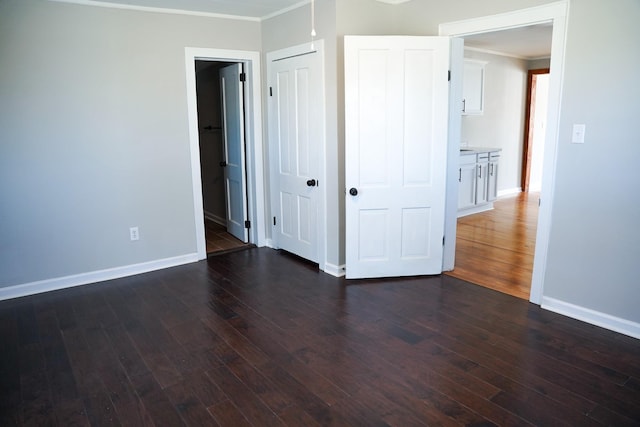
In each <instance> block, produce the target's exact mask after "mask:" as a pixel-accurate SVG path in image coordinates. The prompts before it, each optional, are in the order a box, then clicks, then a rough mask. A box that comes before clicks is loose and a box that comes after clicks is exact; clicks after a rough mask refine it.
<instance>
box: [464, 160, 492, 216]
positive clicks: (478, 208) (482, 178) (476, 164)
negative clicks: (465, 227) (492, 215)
mask: <svg viewBox="0 0 640 427" xmlns="http://www.w3.org/2000/svg"><path fill="white" fill-rule="evenodd" d="M499 160H500V151H499V150H491V151H490V150H470V151H462V152H461V153H460V166H459V169H458V216H459V217H460V216H465V215H470V214H473V213H477V212H483V211H486V210H490V209H493V201H494V200H496V198H497V195H498V161H499Z"/></svg>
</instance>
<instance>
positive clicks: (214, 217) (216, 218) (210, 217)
mask: <svg viewBox="0 0 640 427" xmlns="http://www.w3.org/2000/svg"><path fill="white" fill-rule="evenodd" d="M204 217H205V218H206V219H208V220H209V221H213V222H215V223H216V224H220V225H221V226H223V227H226V226H227V220H226V219H224V218H222V217H221V216H218V215H216V214H214V213H211V212H209V211H204Z"/></svg>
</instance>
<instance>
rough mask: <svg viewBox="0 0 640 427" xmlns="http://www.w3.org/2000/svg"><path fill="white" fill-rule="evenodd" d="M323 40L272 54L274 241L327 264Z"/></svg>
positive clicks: (269, 62)
mask: <svg viewBox="0 0 640 427" xmlns="http://www.w3.org/2000/svg"><path fill="white" fill-rule="evenodd" d="M323 64H324V59H323V43H322V41H316V42H315V48H314V50H309V45H304V46H298V47H293V48H289V49H285V50H283V51H278V52H273V53H270V54H268V55H267V67H268V68H267V79H268V82H269V93H268V95H269V96H268V111H269V145H270V151H269V152H270V167H271V192H272V193H271V194H272V196H271V198H272V203H271V205H272V212H273V216H274V223H273V243H274V246H275V247H277V248H281V249H284V250H286V251H288V252H291V253H294V254H296V255H298V256H300V257H302V258H305V259H308V260H310V261H313V262H318V263H319V265H320V268H322V266H323V261H324V259H325V255H324V249H323V248H324V245H323V243H324V240H323V239H325V236H324V229H325V228H324V221H325V214H324V197H325V191H326V190H325V179H324V145H325V142H324V134H325V130H324V128H325V121H324V108H325V107H324V105H325V102H324V75H323V67H324V65H323Z"/></svg>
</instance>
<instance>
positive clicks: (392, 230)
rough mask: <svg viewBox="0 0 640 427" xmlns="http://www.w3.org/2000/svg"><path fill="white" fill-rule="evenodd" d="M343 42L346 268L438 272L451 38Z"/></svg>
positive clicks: (355, 272) (372, 273) (371, 273)
mask: <svg viewBox="0 0 640 427" xmlns="http://www.w3.org/2000/svg"><path fill="white" fill-rule="evenodd" d="M344 43H345V48H344V50H345V183H346V195H345V197H346V202H345V206H346V276H347V278H365V277H391V276H409V275H422V274H438V273H441V272H442V254H443V233H444V212H445V183H446V159H447V142H448V141H447V135H448V114H449V111H448V109H449V107H448V105H449V84H448V70H449V47H450V40H449V38H448V37H406V36H390V37H387V36H345V42H344ZM356 192H357V193H356ZM352 193H353V194H352Z"/></svg>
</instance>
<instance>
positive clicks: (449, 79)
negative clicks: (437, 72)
mask: <svg viewBox="0 0 640 427" xmlns="http://www.w3.org/2000/svg"><path fill="white" fill-rule="evenodd" d="M447 81H449V82H450V81H451V70H449V74H448V75H447Z"/></svg>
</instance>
